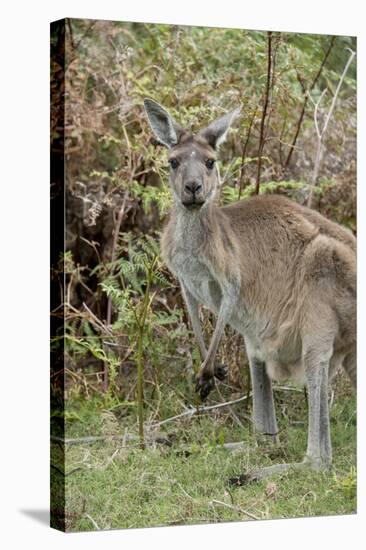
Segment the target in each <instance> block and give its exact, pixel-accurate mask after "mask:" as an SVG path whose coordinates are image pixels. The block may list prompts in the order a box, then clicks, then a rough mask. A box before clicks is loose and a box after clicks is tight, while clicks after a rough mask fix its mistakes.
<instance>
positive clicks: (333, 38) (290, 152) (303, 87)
mask: <svg viewBox="0 0 366 550" xmlns="http://www.w3.org/2000/svg"><path fill="white" fill-rule="evenodd" d="M335 39H336V37H335V36H332V39H331V41H330V43H329V46H328V48H327V51H326V53H325V55H324V57H323V60H322V62H321V64H320V67H319V69H318V72H317V73H316V75H315V77H314V79H313V81H312V83H311V84H310V87H309V90H308V92H311V91H312V90H313V89H314V87H315V85H316V83H317V82H318V80H319V78H320V76H321V74H322V72H323V69H324V66H325V64H326V62H327V60H328V57H329V54H330V52H331V51H332V48H333V46H334V42H335ZM297 79H298V81H299V82H300V85H301V88H302V91H303V94H304V96H305V97H304V103H303V106H302V109H301V113H300V116H299V120H298V121H297V125H296V131H295V135H294V138H293V140H292V143H291V145H290V150H289V152H288V155H287V159H286V162H285V168H287V166H288V165H289V164H290V161H291V157H292V153H293V152H294V150H295V146H296V142H297V138H298V137H299V133H300V128H301V125H302V121H303V119H304V116H305V112H306V107H307V104H308V100H309V96H308V94H307V92H306V86H305V84H304V82H303V80H302V78H301V76H300V75H299V74H298V73H297Z"/></svg>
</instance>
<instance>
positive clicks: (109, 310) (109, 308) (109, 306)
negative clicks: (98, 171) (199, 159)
mask: <svg viewBox="0 0 366 550" xmlns="http://www.w3.org/2000/svg"><path fill="white" fill-rule="evenodd" d="M127 197H128V192H126V193H125V196H124V198H123V202H122V205H121V208H120V210H119V213H118V217H117V222H116V226H115V228H114V232H113V243H112V254H111V263H112V264H113V262H114V260H115V257H116V249H117V241H118V235H119V230H120V228H121V223H122V219H123V216H124V214H125V208H126V201H127ZM111 320H112V298H111V297H110V296H109V297H108V303H107V319H106V324H107V327H109V326H110V324H111ZM108 383H109V380H108V365H107V363H104V369H103V389H104V391H105V392H106V391H107V390H108Z"/></svg>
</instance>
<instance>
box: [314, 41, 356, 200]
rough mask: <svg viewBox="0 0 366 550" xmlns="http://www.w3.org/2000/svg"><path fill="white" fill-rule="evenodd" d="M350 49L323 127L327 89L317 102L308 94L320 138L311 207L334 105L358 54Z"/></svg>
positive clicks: (318, 137)
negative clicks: (322, 110)
mask: <svg viewBox="0 0 366 550" xmlns="http://www.w3.org/2000/svg"><path fill="white" fill-rule="evenodd" d="M349 51H350V52H351V54H350V57H349V58H348V61H347V63H346V66H345V67H344V69H343V73H342V75H341V78H340V79H339V82H338V86H337V88H336V91H335V92H334V96H333V100H332V103H331V106H330V108H329V111H328V113H327V115H326V117H325V121H324V124H323V128H321V129H320V127H319V123H318V111H319V106H320V103H321V101H322V99H323V97H324V95H325V93H326V91H327V90H326V89H325V90H323V92H322V93H321V95H320V97H319V99H318V101H317V102H316V103H315V102H314V100H313V99H312V97H311V95H310V93H309V94H308V97H309V98H310V99H311V101H312V103H313V105H314V124H315V130H316V134H317V140H318V144H317V150H316V156H315V162H314V169H313V174H312V178H311V182H310V193H309V198H308V206H309V207H311V203H312V199H313V192H314V187H315V185H316V182H317V179H318V174H319V168H320V162H321V156H322V148H323V140H324V136H325V133H326V131H327V128H328V125H329V121H330V119H331V116H332V114H333V111H334V107H335V104H336V101H337V97H338V94H339V91H340V89H341V86H342V84H343V80H344V78H345V76H346V74H347V71H348V68H349V66H350V64H351V63H352V61H353V58H354V57H355V55H356V52H354V51H352V50H349Z"/></svg>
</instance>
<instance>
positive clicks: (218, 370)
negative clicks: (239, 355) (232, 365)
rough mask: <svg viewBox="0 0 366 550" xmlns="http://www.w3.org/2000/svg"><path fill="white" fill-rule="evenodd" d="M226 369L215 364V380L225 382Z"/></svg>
mask: <svg viewBox="0 0 366 550" xmlns="http://www.w3.org/2000/svg"><path fill="white" fill-rule="evenodd" d="M227 373H228V368H227V366H226V365H223V364H222V363H215V370H214V375H215V377H216V378H217V380H220V381H222V380H225V378H226V377H227Z"/></svg>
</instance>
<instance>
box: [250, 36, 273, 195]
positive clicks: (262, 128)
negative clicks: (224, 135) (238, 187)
mask: <svg viewBox="0 0 366 550" xmlns="http://www.w3.org/2000/svg"><path fill="white" fill-rule="evenodd" d="M267 51H268V53H267V81H266V89H265V92H264V104H263V111H262V118H261V125H260V134H259V147H258V163H257V179H256V184H255V191H254V193H255V194H256V195H258V193H259V185H260V178H261V168H262V154H263V148H264V143H265V121H266V116H267V108H268V101H269V92H270V85H271V79H272V76H271V75H272V32H271V31H269V32H268V50H267Z"/></svg>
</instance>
